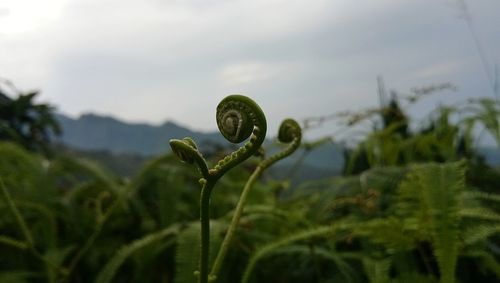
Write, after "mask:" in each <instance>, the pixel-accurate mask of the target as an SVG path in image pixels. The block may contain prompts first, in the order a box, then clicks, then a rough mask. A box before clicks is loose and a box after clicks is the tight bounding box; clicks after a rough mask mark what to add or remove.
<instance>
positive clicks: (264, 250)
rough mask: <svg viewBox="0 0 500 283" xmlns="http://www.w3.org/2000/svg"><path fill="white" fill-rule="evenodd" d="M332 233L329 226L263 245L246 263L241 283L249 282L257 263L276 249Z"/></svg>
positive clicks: (304, 231)
mask: <svg viewBox="0 0 500 283" xmlns="http://www.w3.org/2000/svg"><path fill="white" fill-rule="evenodd" d="M332 232H333V229H332V227H329V226H322V227H318V228H313V229H308V230H301V231H298V232H296V233H294V234H291V235H289V236H286V237H284V238H281V239H278V240H276V241H274V242H271V243H269V244H267V245H264V246H263V247H260V248H258V249H257V250H256V251H255V252H254V253H253V255H252V256H251V257H250V260H249V261H248V264H247V266H246V268H245V271H244V273H243V279H242V280H241V282H242V283H247V282H248V280H250V276H251V275H252V271H253V269H254V268H255V265H256V264H257V262H258V261H259V260H260V259H261V258H263V257H265V256H267V255H269V254H271V253H272V252H274V251H275V250H276V249H278V248H280V247H282V246H286V245H288V244H291V243H293V242H296V241H300V240H305V239H309V238H313V237H326V236H328V235H330V234H332Z"/></svg>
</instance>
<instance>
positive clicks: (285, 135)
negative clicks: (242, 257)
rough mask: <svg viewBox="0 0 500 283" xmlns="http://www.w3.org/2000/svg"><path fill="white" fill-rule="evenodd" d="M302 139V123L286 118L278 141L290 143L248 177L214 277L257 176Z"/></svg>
mask: <svg viewBox="0 0 500 283" xmlns="http://www.w3.org/2000/svg"><path fill="white" fill-rule="evenodd" d="M301 140H302V130H301V128H300V125H299V124H298V123H297V122H296V121H295V120H293V119H286V120H284V121H283V122H282V123H281V126H280V128H279V131H278V141H280V142H282V143H288V144H289V145H288V146H287V147H286V148H285V149H284V150H282V151H280V152H278V153H275V154H274V155H272V156H270V157H269V158H267V159H264V160H262V161H261V162H259V164H258V165H257V167H256V168H255V170H254V171H253V173H252V175H251V176H250V178H249V179H248V181H247V182H246V184H245V187H244V188H243V191H242V192H241V196H240V199H239V200H238V204H237V205H236V210H235V211H234V214H233V218H232V220H231V224H230V225H229V229H228V231H227V232H226V236H225V238H224V241H223V242H222V245H221V248H220V249H219V253H218V254H217V257H216V258H215V262H214V264H213V267H212V271H211V272H210V275H211V276H212V277H213V278H216V277H217V274H218V273H219V270H220V268H221V266H222V262H223V261H224V258H225V256H226V253H227V250H228V249H229V245H230V243H231V241H232V239H233V235H234V232H235V230H236V228H237V227H238V223H239V221H240V217H241V214H242V212H243V208H244V206H245V202H246V199H247V196H248V193H249V192H250V190H251V188H252V186H253V184H254V183H255V181H256V180H257V178H258V177H259V176H260V175H261V174H262V173H263V172H264V170H266V169H267V168H269V167H270V166H271V165H273V164H274V163H276V162H277V161H279V160H281V159H283V158H285V157H287V156H289V155H290V154H292V153H293V152H294V151H295V150H297V148H298V147H299V146H300V142H301Z"/></svg>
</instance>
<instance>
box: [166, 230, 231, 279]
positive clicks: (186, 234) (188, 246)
mask: <svg viewBox="0 0 500 283" xmlns="http://www.w3.org/2000/svg"><path fill="white" fill-rule="evenodd" d="M210 227H211V229H210V247H218V246H220V243H221V242H222V237H223V233H224V232H225V230H226V229H227V225H226V224H225V223H223V222H220V221H210ZM200 232H201V229H200V224H199V222H193V223H190V224H189V225H188V227H187V228H186V229H184V230H183V231H182V232H181V233H180V234H179V236H178V238H177V254H176V257H175V261H176V276H175V281H174V282H177V283H187V282H195V281H196V276H195V275H194V273H195V272H196V271H197V270H198V268H199V260H200V249H199V243H200V236H201V235H200ZM216 254H217V249H211V250H210V255H209V264H211V263H212V262H213V261H214V259H215V256H216Z"/></svg>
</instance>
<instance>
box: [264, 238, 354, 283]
mask: <svg viewBox="0 0 500 283" xmlns="http://www.w3.org/2000/svg"><path fill="white" fill-rule="evenodd" d="M274 253H275V254H294V253H300V254H306V255H310V254H311V247H309V246H304V245H291V246H287V247H284V248H281V249H278V250H276V251H275V252H274ZM314 254H315V255H317V256H320V257H323V258H325V259H329V260H331V261H332V262H333V263H335V265H336V267H337V269H338V270H339V272H340V273H341V274H342V276H343V279H344V281H342V282H355V280H354V278H356V277H357V276H356V275H357V274H356V271H355V270H354V269H353V268H352V267H351V266H349V264H348V263H347V262H346V261H345V260H344V259H343V258H342V257H341V255H340V254H337V253H335V252H332V251H329V250H327V249H325V248H321V247H314Z"/></svg>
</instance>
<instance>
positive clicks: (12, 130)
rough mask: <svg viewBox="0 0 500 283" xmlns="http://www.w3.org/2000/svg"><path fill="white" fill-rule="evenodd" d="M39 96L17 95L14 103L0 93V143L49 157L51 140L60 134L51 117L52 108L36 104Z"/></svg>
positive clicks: (13, 100) (55, 121)
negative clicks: (13, 144) (36, 98)
mask: <svg viewBox="0 0 500 283" xmlns="http://www.w3.org/2000/svg"><path fill="white" fill-rule="evenodd" d="M16 92H18V91H17V90H16ZM38 93H39V92H38V91H32V92H28V93H26V94H24V93H20V92H18V93H17V94H18V97H17V98H15V99H13V98H10V97H9V96H7V94H6V93H5V92H4V91H3V90H2V89H0V140H8V141H13V142H16V143H18V144H21V145H22V146H23V147H25V148H27V149H29V150H31V151H36V152H42V153H44V154H48V153H49V152H50V150H49V144H50V141H51V137H52V136H53V135H59V134H61V128H60V126H59V123H58V121H57V120H56V119H55V117H54V115H53V111H54V107H53V106H51V105H49V104H44V103H42V104H37V103H35V101H34V100H35V97H36V96H37V95H38Z"/></svg>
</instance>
